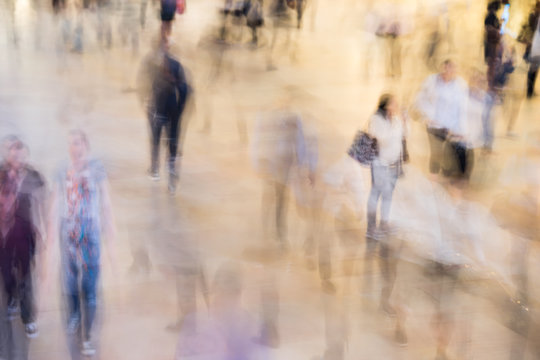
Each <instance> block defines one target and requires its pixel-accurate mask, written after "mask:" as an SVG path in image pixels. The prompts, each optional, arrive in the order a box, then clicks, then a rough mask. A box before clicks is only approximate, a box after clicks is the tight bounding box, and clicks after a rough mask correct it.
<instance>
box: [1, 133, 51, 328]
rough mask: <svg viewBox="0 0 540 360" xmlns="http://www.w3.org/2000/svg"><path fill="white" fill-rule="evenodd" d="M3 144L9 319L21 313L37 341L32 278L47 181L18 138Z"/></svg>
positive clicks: (42, 230) (4, 258)
mask: <svg viewBox="0 0 540 360" xmlns="http://www.w3.org/2000/svg"><path fill="white" fill-rule="evenodd" d="M3 145H4V152H5V153H4V161H3V162H2V163H1V164H0V188H1V189H2V196H3V197H2V199H3V200H2V202H5V203H4V204H3V205H4V206H5V208H4V210H5V214H4V215H5V216H4V217H3V219H2V220H3V230H5V233H2V237H3V239H4V243H3V245H4V246H5V248H4V251H3V255H4V256H5V257H3V261H2V263H3V266H8V268H9V269H10V272H11V273H10V274H11V276H7V277H6V276H5V277H4V285H5V286H6V291H7V294H8V304H7V306H8V307H7V312H8V314H7V316H8V319H9V320H13V319H14V318H15V315H16V314H17V313H18V312H19V311H20V313H21V318H22V320H23V323H24V324H25V331H26V334H27V336H28V337H29V338H33V337H36V336H37V334H38V327H37V324H36V322H35V319H36V309H35V296H34V286H33V282H32V276H33V270H34V265H35V254H36V252H37V248H38V245H40V244H39V243H38V242H39V240H40V239H43V237H44V236H43V235H44V223H45V211H44V210H45V181H44V179H43V177H42V176H41V174H40V173H39V172H38V171H36V170H35V169H34V168H32V167H31V166H30V165H28V164H27V162H26V159H27V155H28V150H27V148H26V146H25V145H24V143H23V142H22V141H21V140H20V139H19V138H18V137H16V136H13V135H12V136H8V137H7V139H6V140H5V142H4V144H3ZM4 270H6V268H4ZM4 274H8V273H6V272H4ZM10 274H8V275H10ZM19 304H20V308H19Z"/></svg>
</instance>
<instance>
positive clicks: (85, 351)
mask: <svg viewBox="0 0 540 360" xmlns="http://www.w3.org/2000/svg"><path fill="white" fill-rule="evenodd" d="M81 354H82V355H84V356H94V355H95V354H96V349H95V348H94V346H93V345H92V342H90V341H85V342H83V344H82V349H81Z"/></svg>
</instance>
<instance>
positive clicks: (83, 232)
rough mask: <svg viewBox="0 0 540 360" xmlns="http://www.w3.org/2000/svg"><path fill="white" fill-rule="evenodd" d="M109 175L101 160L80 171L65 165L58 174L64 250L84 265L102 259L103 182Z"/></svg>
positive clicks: (89, 162) (94, 161) (90, 163)
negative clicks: (100, 245)
mask: <svg viewBox="0 0 540 360" xmlns="http://www.w3.org/2000/svg"><path fill="white" fill-rule="evenodd" d="M105 179H106V173H105V169H104V168H103V165H102V164H101V162H100V161H98V160H90V161H88V163H87V165H86V167H85V169H84V170H82V171H78V172H77V171H75V170H74V169H72V168H71V167H63V168H62V169H61V170H60V171H59V173H58V176H57V184H58V186H59V190H60V203H59V206H60V209H59V210H60V212H59V213H60V217H61V236H62V240H63V242H64V243H63V246H64V247H65V248H64V250H67V254H66V255H67V256H70V257H76V258H77V260H79V261H82V264H83V266H84V265H96V264H97V262H98V261H99V234H100V228H101V226H100V218H101V192H100V185H101V184H102V182H103V181H104V180H105Z"/></svg>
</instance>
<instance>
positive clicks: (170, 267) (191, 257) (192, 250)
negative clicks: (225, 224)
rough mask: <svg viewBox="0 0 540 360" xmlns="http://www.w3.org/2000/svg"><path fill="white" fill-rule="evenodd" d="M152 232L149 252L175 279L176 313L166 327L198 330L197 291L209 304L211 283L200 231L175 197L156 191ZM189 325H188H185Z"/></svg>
mask: <svg viewBox="0 0 540 360" xmlns="http://www.w3.org/2000/svg"><path fill="white" fill-rule="evenodd" d="M153 196H154V198H153V199H152V211H153V213H154V218H153V221H152V225H151V226H152V228H151V230H150V231H151V233H152V234H153V235H154V236H155V241H153V242H152V244H151V246H150V249H151V252H150V254H151V255H153V262H154V263H155V264H156V265H157V267H158V268H160V270H161V271H162V272H163V273H164V274H165V275H166V276H167V278H168V279H169V280H171V281H172V282H174V284H175V289H176V301H177V306H176V310H177V314H176V316H175V319H174V321H173V322H172V323H170V324H168V325H167V326H166V330H167V331H171V332H178V331H182V330H183V331H187V330H189V331H196V328H197V316H196V314H197V313H198V308H197V294H198V293H200V294H201V295H202V296H203V298H204V300H205V302H206V305H207V306H208V305H209V304H208V302H209V299H208V285H207V283H206V276H205V271H204V261H203V257H202V254H201V251H200V249H199V246H198V243H197V238H198V236H199V235H200V234H201V231H197V230H195V229H193V227H192V226H191V224H190V221H189V219H187V214H185V213H184V212H183V211H182V209H181V208H180V207H179V206H178V204H177V203H176V201H175V200H174V199H173V198H170V197H168V198H166V199H163V198H161V197H160V196H159V194H153ZM185 327H187V328H188V329H186V328H185Z"/></svg>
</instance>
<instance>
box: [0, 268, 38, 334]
mask: <svg viewBox="0 0 540 360" xmlns="http://www.w3.org/2000/svg"><path fill="white" fill-rule="evenodd" d="M2 278H3V283H4V291H5V296H6V300H7V304H8V305H16V304H17V302H19V305H20V308H21V320H22V322H23V324H29V323H31V322H34V321H35V314H36V311H35V303H34V291H33V284H32V274H31V273H30V271H28V272H27V274H26V275H25V276H23V277H22V278H20V279H17V277H15V276H13V274H12V273H11V271H2Z"/></svg>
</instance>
